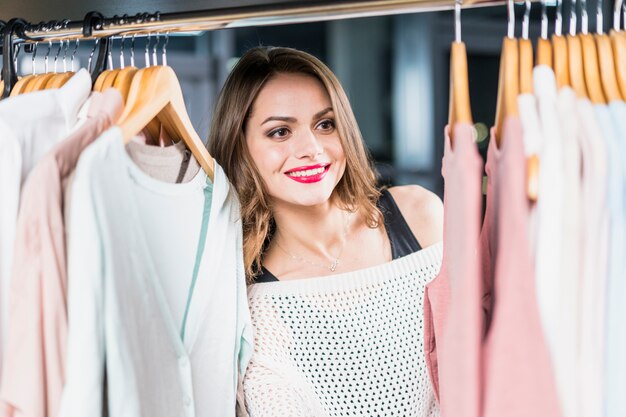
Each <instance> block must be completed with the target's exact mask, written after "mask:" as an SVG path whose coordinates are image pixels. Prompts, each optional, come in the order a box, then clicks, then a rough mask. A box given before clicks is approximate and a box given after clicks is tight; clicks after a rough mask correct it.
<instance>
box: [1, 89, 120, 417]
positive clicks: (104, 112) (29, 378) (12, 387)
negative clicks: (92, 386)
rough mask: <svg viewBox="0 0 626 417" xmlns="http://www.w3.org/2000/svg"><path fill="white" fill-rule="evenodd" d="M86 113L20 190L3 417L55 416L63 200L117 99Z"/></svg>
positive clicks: (63, 273) (110, 95) (63, 324)
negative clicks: (81, 157) (80, 159)
mask: <svg viewBox="0 0 626 417" xmlns="http://www.w3.org/2000/svg"><path fill="white" fill-rule="evenodd" d="M88 106H89V107H88V114H87V120H86V121H85V122H84V124H83V125H82V126H81V127H80V128H79V129H77V130H76V131H75V132H74V133H72V134H71V135H70V136H69V137H68V138H67V139H65V140H63V141H62V142H61V143H59V144H58V145H57V146H56V147H55V148H54V149H53V150H52V151H51V152H49V153H48V154H47V155H46V156H45V157H44V158H43V159H42V160H41V161H40V162H39V163H38V164H37V165H36V167H35V169H33V171H32V172H31V174H30V175H29V177H28V179H27V180H26V182H25V184H24V187H23V190H22V201H21V208H20V211H19V218H18V222H17V234H16V245H15V258H14V262H13V276H12V280H11V293H10V300H9V301H10V316H11V323H10V327H9V332H8V340H7V346H6V352H5V356H4V358H3V360H4V366H3V372H2V379H1V384H0V403H3V405H5V407H7V409H8V410H10V412H8V414H6V417H12V416H15V417H17V416H20V417H45V416H51V417H52V416H57V415H58V411H59V403H60V400H61V393H62V389H63V382H64V374H65V347H66V341H67V304H66V290H67V268H66V245H65V229H64V223H65V222H64V218H63V195H64V193H65V189H66V186H67V180H68V178H69V176H70V175H71V174H72V172H73V171H74V168H75V166H76V163H77V161H78V157H79V155H80V152H81V151H82V150H83V149H84V148H85V147H86V146H87V145H89V144H90V143H91V142H92V141H93V140H95V139H96V138H97V137H98V136H100V134H101V133H102V132H104V131H105V130H106V129H108V128H109V126H111V124H112V123H113V122H115V120H117V118H118V117H119V115H120V114H121V112H122V109H123V104H122V96H121V95H120V94H119V93H118V92H117V91H116V90H113V89H110V90H108V91H107V92H105V93H104V94H100V93H92V95H91V96H90V98H89V103H88Z"/></svg>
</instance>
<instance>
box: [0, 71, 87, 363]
mask: <svg viewBox="0 0 626 417" xmlns="http://www.w3.org/2000/svg"><path fill="white" fill-rule="evenodd" d="M90 92H91V78H90V76H89V73H88V72H87V70H84V69H83V70H80V71H78V72H77V73H76V75H75V76H73V77H72V78H70V79H69V80H68V81H67V83H65V85H64V86H63V87H61V88H59V89H53V90H44V91H38V92H34V93H29V94H23V95H19V96H17V97H10V98H7V99H4V100H2V101H0V195H1V196H2V197H1V198H0V200H1V201H0V364H1V363H2V360H1V359H2V356H1V355H2V350H3V346H4V340H5V338H6V332H7V326H8V325H9V317H8V308H9V300H8V295H9V282H10V276H11V264H12V262H13V245H14V243H15V226H16V224H17V213H18V207H19V201H20V188H21V185H22V184H23V183H24V181H25V180H26V177H27V176H28V173H29V172H30V171H31V170H32V169H33V167H34V166H35V164H36V163H37V162H38V161H39V159H41V157H43V156H44V155H45V154H46V153H47V152H48V151H49V150H50V149H52V148H53V147H54V146H55V145H56V144H57V143H59V142H60V141H61V140H63V139H65V138H66V137H67V136H68V135H69V133H70V132H71V131H72V130H73V129H74V128H75V125H76V123H77V118H78V113H79V110H80V107H81V106H82V104H83V103H84V102H85V100H87V97H88V96H89V93H90Z"/></svg>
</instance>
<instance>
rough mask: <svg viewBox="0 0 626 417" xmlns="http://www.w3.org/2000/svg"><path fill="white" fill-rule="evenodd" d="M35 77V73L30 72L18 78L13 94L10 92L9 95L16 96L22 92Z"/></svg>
mask: <svg viewBox="0 0 626 417" xmlns="http://www.w3.org/2000/svg"><path fill="white" fill-rule="evenodd" d="M34 77H35V75H34V74H28V75H25V76H23V77H22V78H20V79H19V80H17V83H15V85H14V86H13V89H12V90H11V94H9V96H10V97H15V96H17V95H19V94H21V93H22V92H23V90H24V87H26V85H28V82H29V81H30V80H32V79H33V78H34Z"/></svg>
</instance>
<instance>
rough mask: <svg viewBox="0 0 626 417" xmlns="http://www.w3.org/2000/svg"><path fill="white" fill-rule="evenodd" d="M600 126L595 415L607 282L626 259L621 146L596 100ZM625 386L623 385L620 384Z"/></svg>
mask: <svg viewBox="0 0 626 417" xmlns="http://www.w3.org/2000/svg"><path fill="white" fill-rule="evenodd" d="M593 108H594V110H595V114H596V117H597V119H598V123H599V125H600V128H601V129H602V130H601V132H602V137H603V139H604V142H605V144H606V155H607V162H608V164H607V168H608V171H607V176H606V183H605V184H604V187H605V188H606V192H607V196H606V199H605V200H604V207H605V208H606V211H607V216H608V224H609V227H608V230H609V233H608V242H607V243H608V251H607V258H606V259H607V269H606V275H605V276H603V277H602V278H603V279H604V280H603V282H599V281H601V280H600V279H598V278H596V282H594V286H595V288H593V290H594V291H601V292H598V294H597V295H598V297H597V299H596V300H595V301H596V302H595V305H593V306H592V307H593V309H592V310H591V313H592V314H591V323H590V326H589V329H590V330H592V333H588V334H586V335H583V337H584V336H587V337H591V338H593V341H594V348H595V349H594V351H593V352H592V353H591V352H590V355H589V357H590V358H591V357H593V359H594V362H593V365H594V367H593V379H592V380H591V381H590V382H593V383H594V384H595V385H596V387H597V388H596V389H597V390H598V391H599V392H600V393H601V395H600V396H599V398H595V400H597V403H598V404H597V406H596V407H595V408H594V409H593V412H594V415H599V416H600V415H603V413H604V398H605V397H604V396H605V392H606V391H605V389H604V359H605V355H604V353H605V345H604V342H605V340H606V331H605V329H606V327H605V326H606V318H607V316H606V309H607V305H606V300H607V297H606V290H607V288H608V283H609V282H611V281H615V280H623V279H624V271H622V262H623V259H624V241H623V238H624V235H623V227H624V218H623V216H624V212H623V205H622V155H621V153H622V150H623V148H622V146H621V144H620V140H619V138H618V134H617V131H616V129H615V125H614V123H613V119H612V118H611V114H610V112H609V108H608V106H607V105H605V104H596V105H594V106H593ZM621 388H622V389H623V387H621Z"/></svg>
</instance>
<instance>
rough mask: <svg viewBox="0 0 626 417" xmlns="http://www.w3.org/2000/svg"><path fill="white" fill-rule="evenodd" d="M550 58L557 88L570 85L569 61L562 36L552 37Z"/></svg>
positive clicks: (565, 40)
mask: <svg viewBox="0 0 626 417" xmlns="http://www.w3.org/2000/svg"><path fill="white" fill-rule="evenodd" d="M552 53H553V55H552V57H553V58H554V61H553V68H554V75H555V77H556V85H557V87H558V88H562V87H567V86H570V85H571V82H570V76H569V59H568V49H567V39H566V38H565V36H563V35H557V34H554V35H552Z"/></svg>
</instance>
